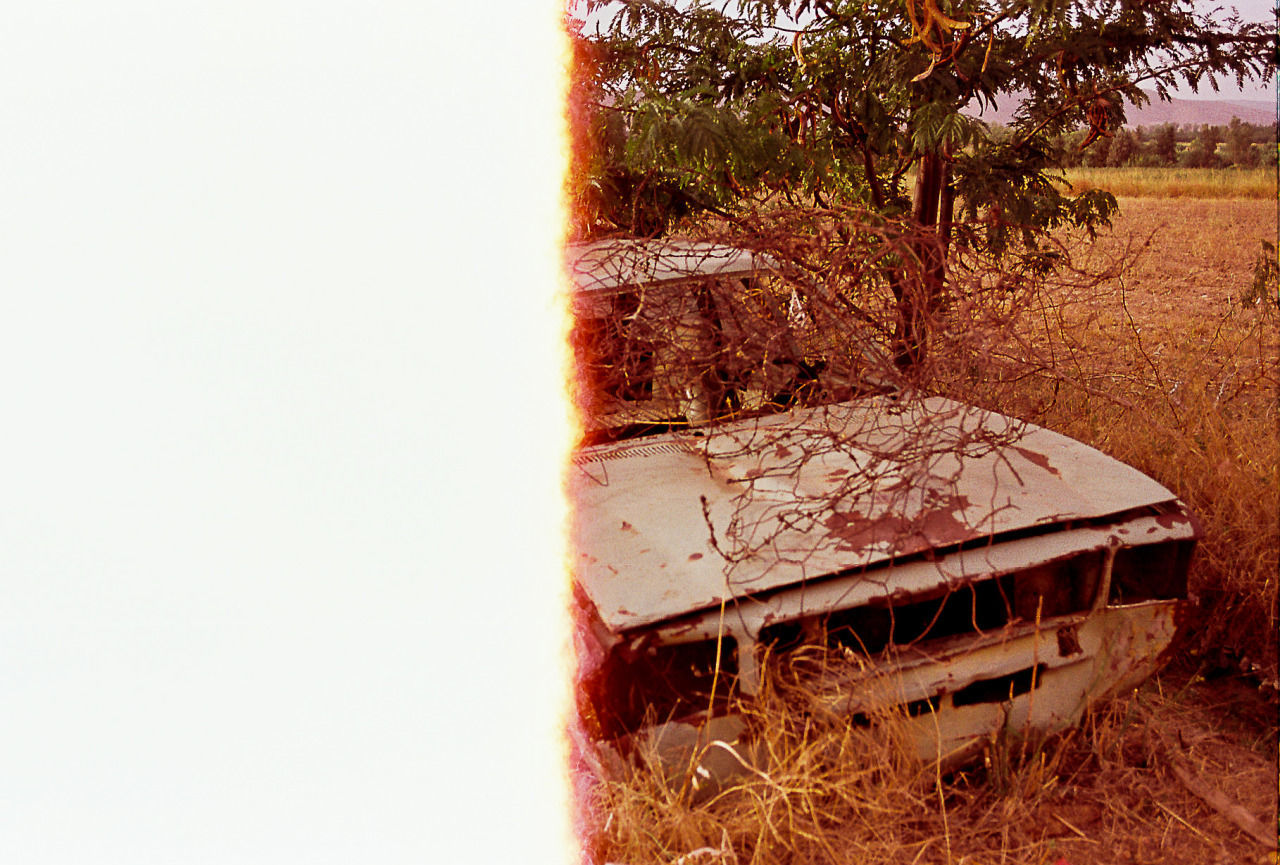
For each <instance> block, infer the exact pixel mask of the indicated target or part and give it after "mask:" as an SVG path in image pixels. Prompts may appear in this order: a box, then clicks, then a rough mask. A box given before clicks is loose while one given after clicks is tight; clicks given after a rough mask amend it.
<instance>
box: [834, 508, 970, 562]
mask: <svg viewBox="0 0 1280 865" xmlns="http://www.w3.org/2000/svg"><path fill="white" fill-rule="evenodd" d="M968 506H969V500H968V498H966V497H965V496H962V495H956V494H950V495H944V496H938V497H937V498H936V499H934V501H933V502H932V507H930V508H929V509H928V510H926V511H925V512H924V513H922V514H920V515H918V516H916V517H914V518H911V519H908V518H907V517H905V516H903V515H902V514H900V513H894V512H892V511H888V512H885V513H883V514H880V515H878V516H875V517H869V516H867V515H866V514H863V513H862V512H860V511H850V512H848V513H833V514H831V515H830V516H828V517H827V518H826V519H825V520H823V523H822V524H823V525H824V526H825V527H826V529H827V531H828V532H829V534H830V536H831V537H833V538H836V539H837V540H838V541H839V544H838V546H837V549H839V550H844V551H850V552H854V551H858V550H863V549H866V548H868V547H873V546H878V545H880V544H885V543H887V544H889V546H890V549H892V550H893V551H894V552H896V553H900V554H909V553H915V552H919V551H920V550H925V549H929V548H930V547H938V546H946V545H947V544H953V543H959V542H961V541H965V540H968V539H969V538H970V537H972V536H973V529H972V527H970V526H969V524H968V523H966V522H965V521H964V520H963V519H962V516H963V514H964V509H965V508H967V507H968Z"/></svg>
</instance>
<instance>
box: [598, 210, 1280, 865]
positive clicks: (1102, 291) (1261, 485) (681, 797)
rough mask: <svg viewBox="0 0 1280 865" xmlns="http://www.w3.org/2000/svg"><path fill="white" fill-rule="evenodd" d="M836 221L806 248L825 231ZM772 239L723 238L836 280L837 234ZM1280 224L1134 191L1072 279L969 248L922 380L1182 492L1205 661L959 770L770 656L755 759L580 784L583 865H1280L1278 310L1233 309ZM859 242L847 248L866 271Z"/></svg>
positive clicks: (755, 713) (876, 322) (884, 327)
mask: <svg viewBox="0 0 1280 865" xmlns="http://www.w3.org/2000/svg"><path fill="white" fill-rule="evenodd" d="M776 219H777V217H775V220H776ZM829 223H830V224H829V225H828V226H827V228H826V229H825V232H826V233H825V234H823V232H816V233H814V232H810V233H809V236H811V237H819V238H824V237H825V238H826V242H827V243H828V244H829V243H830V242H831V241H832V238H834V237H836V236H838V234H839V231H840V229H839V220H838V219H837V218H835V217H834V216H832V217H831V218H830V220H829ZM778 227H779V223H778V222H776V221H775V222H773V223H770V224H769V225H768V226H766V225H763V224H756V225H748V226H745V232H744V228H743V226H738V227H736V228H735V229H734V231H733V236H732V238H731V239H733V240H734V241H735V242H744V234H745V239H746V240H749V241H750V242H751V244H752V245H754V246H756V247H757V248H764V249H767V250H768V251H769V252H770V254H772V255H774V256H777V257H779V258H780V259H783V260H785V261H788V262H790V263H791V265H793V267H794V268H795V269H794V272H793V278H794V280H795V281H796V282H795V284H798V285H803V284H804V280H805V279H806V278H817V277H818V276H819V275H820V274H823V273H828V274H829V273H832V272H833V271H832V270H831V269H829V267H828V269H824V267H823V266H822V262H821V261H820V260H819V256H820V255H821V254H822V249H821V245H820V244H816V245H813V246H812V247H805V246H804V244H803V243H801V244H800V245H799V246H796V245H794V244H795V241H790V242H791V243H792V244H793V245H792V246H791V247H788V248H783V245H782V241H781V240H779V238H782V237H784V236H790V237H793V238H794V237H796V236H797V235H796V234H795V233H794V232H792V233H790V234H789V235H788V233H787V232H783V231H775V230H773V229H776V228H778ZM792 227H794V226H792ZM1275 232H1276V227H1275V210H1274V204H1273V203H1269V202H1258V201H1251V200H1237V201H1176V202H1175V201H1171V200H1160V199H1143V200H1137V199H1134V200H1126V201H1123V202H1122V212H1121V215H1120V216H1119V217H1118V218H1117V219H1116V221H1115V225H1114V228H1113V229H1112V230H1110V231H1108V232H1106V233H1104V234H1102V235H1100V236H1099V238H1098V239H1097V240H1096V241H1090V239H1089V238H1087V237H1084V236H1076V235H1071V234H1066V233H1064V234H1062V235H1060V236H1059V237H1058V238H1057V242H1058V244H1059V246H1058V247H1057V248H1056V249H1053V250H1050V251H1052V252H1053V253H1054V254H1055V255H1060V256H1062V258H1061V260H1062V261H1068V260H1069V261H1071V262H1072V265H1071V266H1068V267H1065V268H1063V269H1061V270H1060V271H1059V272H1058V275H1056V276H1051V277H1043V276H1042V275H1038V274H1036V273H1035V272H1033V271H1032V270H1024V271H1019V270H1018V269H1016V268H1015V269H1011V270H1004V271H1001V272H996V271H992V270H984V269H983V268H981V267H978V266H977V265H976V263H975V262H965V260H964V257H963V254H961V256H960V257H959V259H958V261H959V262H960V264H959V266H956V267H954V268H953V269H952V271H951V278H952V280H953V285H954V286H955V290H954V291H953V293H952V294H951V297H952V298H953V299H952V300H951V301H949V302H948V303H947V304H945V305H942V306H940V307H939V308H938V309H937V310H936V315H937V318H936V319H935V320H934V321H933V322H932V323H931V324H932V325H933V330H934V333H935V336H934V344H933V346H932V347H933V349H934V350H933V352H932V353H931V355H930V357H931V358H933V359H932V360H931V361H930V365H929V367H928V369H927V370H925V371H924V372H923V373H919V372H917V373H912V374H913V375H914V374H926V375H927V376H928V377H929V379H930V381H931V382H932V384H933V386H934V387H935V388H938V389H941V390H943V391H944V392H946V393H947V394H948V395H951V396H955V397H958V398H960V399H963V400H966V401H969V402H973V403H975V404H978V405H983V406H988V407H991V408H995V409H998V410H999V411H1002V412H1005V413H1007V414H1010V415H1012V416H1015V417H1019V418H1022V419H1024V420H1028V421H1033V422H1035V423H1039V424H1042V425H1045V426H1048V427H1050V428H1053V429H1056V430H1059V431H1061V432H1063V433H1066V434H1068V435H1071V436H1074V437H1076V438H1079V439H1081V440H1083V441H1085V442H1087V443H1089V444H1092V445H1093V446H1095V447H1097V448H1099V449H1100V450H1102V451H1104V452H1106V453H1109V454H1111V455H1113V456H1115V457H1117V458H1119V459H1121V460H1123V461H1125V462H1128V463H1130V464H1132V465H1134V466H1136V467H1137V468H1139V469H1141V470H1142V471H1144V472H1146V473H1148V474H1150V475H1152V476H1153V477H1155V478H1156V479H1157V480H1159V481H1160V482H1162V483H1163V484H1165V485H1166V486H1168V487H1169V488H1170V489H1171V490H1173V491H1174V492H1175V493H1176V494H1177V495H1178V496H1179V497H1181V498H1182V499H1183V500H1184V501H1186V502H1187V503H1188V504H1190V506H1191V507H1192V509H1193V510H1194V511H1195V512H1197V513H1198V514H1199V516H1200V518H1201V519H1202V520H1203V522H1204V528H1205V539H1204V541H1203V542H1202V544H1201V547H1200V551H1199V553H1198V554H1197V558H1196V562H1195V565H1194V570H1193V574H1192V591H1193V594H1194V595H1195V596H1196V597H1197V598H1198V601H1199V607H1200V612H1201V617H1200V619H1199V621H1198V623H1197V625H1196V626H1195V628H1194V629H1193V630H1192V632H1191V633H1190V634H1188V636H1187V637H1186V643H1185V648H1186V649H1187V650H1188V651H1187V652H1186V653H1184V654H1185V655H1186V656H1187V657H1190V658H1191V660H1190V662H1189V663H1184V664H1183V665H1181V666H1179V667H1178V668H1176V669H1174V670H1172V671H1170V672H1168V673H1166V674H1163V677H1158V678H1157V679H1156V680H1154V681H1153V682H1151V683H1149V684H1148V685H1146V686H1144V687H1143V688H1142V689H1140V690H1139V691H1136V692H1134V693H1132V694H1130V695H1127V696H1125V697H1124V698H1122V699H1120V700H1117V701H1115V702H1113V703H1111V704H1109V705H1107V706H1104V707H1100V708H1097V709H1095V710H1093V711H1091V712H1090V713H1089V714H1088V715H1087V716H1086V720H1085V722H1084V724H1083V725H1082V726H1081V727H1079V728H1076V729H1073V730H1069V731H1066V732H1063V733H1060V734H1058V735H1056V736H1054V737H1051V738H1049V739H1047V740H1044V741H1031V740H1028V739H1027V738H1025V737H1024V736H1022V735H1021V731H1016V730H1008V731H1005V733H1004V734H1003V735H1001V736H998V737H995V738H994V739H992V740H991V741H989V742H988V743H987V745H986V751H985V758H984V760H983V761H982V762H981V763H980V764H975V765H973V766H971V767H968V768H964V769H962V770H960V771H958V772H955V773H953V774H951V775H949V776H942V775H941V774H940V773H939V772H938V770H937V769H936V768H935V767H932V766H931V765H929V764H928V763H927V762H921V761H919V760H917V759H915V758H914V757H912V756H909V751H910V749H908V748H905V747H903V746H902V745H901V743H900V742H899V741H898V738H900V736H901V733H902V730H901V726H900V725H895V723H894V718H893V717H885V718H881V719H879V723H873V724H871V725H870V726H867V725H865V724H859V723H858V721H857V720H856V719H851V718H849V717H841V716H835V715H832V714H831V713H829V712H826V711H824V710H822V709H821V708H820V706H819V705H818V704H817V703H816V702H815V700H814V695H812V694H811V693H809V692H807V691H806V689H805V687H804V686H803V684H802V681H803V680H802V679H801V678H798V677H796V676H794V675H789V674H788V671H787V669H786V668H785V666H779V665H776V664H775V665H773V666H772V667H767V668H766V669H767V670H768V675H767V676H766V680H765V682H764V686H763V688H762V690H761V693H760V694H759V695H757V697H756V698H755V699H754V700H753V701H752V702H751V703H750V704H749V705H746V706H743V707H742V711H743V712H744V713H745V714H746V715H747V716H748V719H749V730H750V734H749V736H748V741H747V742H746V743H744V744H743V747H744V748H747V747H749V748H751V749H752V753H753V754H754V755H755V758H754V759H753V760H752V762H753V763H754V764H755V765H756V766H758V767H759V768H758V771H755V772H752V773H747V774H745V775H744V776H742V777H741V778H740V779H739V780H738V781H737V782H736V783H735V785H734V786H732V787H730V788H729V789H726V790H722V791H720V792H718V793H717V794H716V795H714V796H712V797H708V796H706V795H705V793H702V794H699V793H698V792H697V791H696V790H695V789H694V787H693V785H691V784H690V783H689V782H688V781H687V779H686V778H685V777H683V776H680V777H673V778H668V777H666V776H665V775H664V774H663V773H662V772H661V771H659V770H658V769H657V767H656V763H654V762H653V761H649V762H647V763H646V762H645V761H644V760H641V761H640V763H639V765H638V766H635V767H632V768H631V769H629V770H627V771H626V772H624V773H622V774H621V775H613V776H611V777H610V778H609V780H606V781H604V782H602V783H600V784H599V785H596V786H594V787H589V788H586V789H584V795H585V801H586V811H585V814H584V816H585V818H586V819H585V824H586V825H587V826H589V828H588V829H587V831H586V834H585V836H584V844H585V848H586V851H587V854H588V856H589V858H590V859H591V861H594V862H597V863H604V862H615V863H626V865H640V863H687V865H693V863H700V862H732V863H741V865H746V863H772V862H790V863H807V862H815V863H816V862H824V863H826V862H858V863H880V862H884V863H933V862H937V863H942V862H946V863H983V865H988V863H998V862H1008V863H1014V862H1016V863H1062V862H1066V863H1070V865H1081V863H1113V862H1134V863H1145V862H1153V863H1154V862H1169V861H1178V862H1205V863H1217V862H1263V861H1274V860H1275V852H1274V844H1268V843H1267V841H1268V838H1269V837H1274V834H1275V830H1276V825H1277V824H1276V794H1277V778H1276V763H1275V756H1276V744H1277V743H1276V734H1275V729H1274V695H1275V681H1274V676H1275V669H1276V634H1277V611H1276V584H1275V581H1276V573H1277V555H1278V547H1280V522H1278V517H1277V513H1278V509H1277V504H1278V502H1277V490H1280V465H1278V463H1280V459H1278V457H1280V447H1278V444H1277V417H1276V411H1277V404H1276V395H1277V380H1276V374H1277V370H1276V357H1277V352H1278V345H1277V318H1278V316H1280V310H1277V308H1276V299H1275V297H1274V296H1272V297H1270V298H1264V299H1262V300H1255V301H1254V302H1251V303H1250V302H1243V301H1242V298H1243V297H1245V295H1246V294H1247V289H1248V287H1249V286H1250V284H1251V282H1252V277H1253V267H1254V263H1255V261H1256V258H1257V255H1258V250H1259V248H1260V242H1261V241H1263V240H1267V241H1270V242H1272V243H1274V242H1275ZM805 242H806V243H812V242H813V241H805ZM876 242H877V243H879V242H880V241H879V240H877V241H876ZM862 252H863V254H860V255H853V254H851V255H850V256H849V257H848V259H847V261H846V263H845V264H843V265H842V264H841V263H840V262H836V266H835V271H837V272H838V271H839V270H840V268H841V267H845V268H848V270H847V271H846V272H847V273H848V274H849V275H850V278H851V279H853V280H854V283H850V284H855V283H856V281H857V280H858V279H862V278H863V277H864V276H865V274H864V273H863V272H862V271H859V270H858V269H857V268H858V267H861V265H859V264H856V262H865V250H863V251H862ZM885 254H886V255H891V254H892V253H891V252H886V253H885ZM867 273H869V271H868V272H867ZM806 274H807V275H808V277H806ZM868 278H869V277H868ZM875 298H876V299H875V300H874V302H872V303H870V304H869V305H867V306H866V307H865V308H864V309H860V310H854V312H856V313H858V314H864V313H865V315H866V322H865V323H866V324H867V325H869V326H872V327H873V330H874V329H876V328H878V331H877V332H878V333H879V336H878V338H877V342H879V343H880V344H881V345H892V343H893V341H894V340H895V339H896V338H898V337H900V336H901V334H900V333H897V334H895V333H894V332H893V328H894V325H893V324H892V319H893V313H894V309H895V308H894V304H893V301H892V297H891V296H890V295H886V294H885V293H884V286H881V287H880V293H879V294H878V295H875ZM948 322H949V324H947V323H948ZM859 357H860V358H863V359H865V355H859ZM883 371H884V373H885V375H886V376H888V377H893V376H895V375H900V373H899V372H898V371H896V370H894V369H892V368H889V367H886V368H885V369H884V370H883ZM899 383H901V382H899ZM906 384H908V385H910V384H911V382H910V381H907V382H906ZM1241 669H1243V670H1244V671H1245V672H1246V673H1249V674H1251V678H1246V679H1240V678H1237V677H1234V674H1236V673H1238V672H1239V671H1240V670H1241ZM1224 670H1230V671H1231V672H1232V674H1233V676H1231V677H1227V678H1224V679H1217V680H1214V681H1206V678H1205V676H1206V675H1210V676H1212V675H1213V674H1215V673H1221V672H1223V671H1224ZM1260 684H1261V686H1262V687H1259V685H1260Z"/></svg>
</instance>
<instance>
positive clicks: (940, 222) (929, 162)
mask: <svg viewBox="0 0 1280 865" xmlns="http://www.w3.org/2000/svg"><path fill="white" fill-rule="evenodd" d="M950 181H951V171H950V166H949V165H948V164H947V162H946V161H945V160H944V159H943V157H942V155H941V154H940V153H938V152H936V151H930V152H928V153H925V154H924V155H923V156H921V158H920V168H919V173H918V174H917V175H916V188H915V194H914V197H913V200H912V206H911V217H912V222H913V223H914V228H915V231H914V233H912V234H911V235H910V236H908V237H906V238H905V239H904V240H905V245H906V255H905V257H906V258H907V259H908V260H907V261H905V262H904V263H903V265H902V266H901V267H900V268H898V269H897V271H896V272H895V273H893V274H891V275H890V278H889V283H890V287H891V288H892V290H893V294H894V298H895V299H896V300H897V303H898V325H897V331H896V333H895V335H894V362H895V363H896V364H897V365H898V368H899V369H903V370H907V369H911V368H913V367H917V366H919V365H920V364H922V363H924V360H925V358H926V356H927V355H928V352H929V331H930V329H931V328H932V326H933V319H934V316H935V314H936V313H937V309H938V306H939V301H940V300H941V297H942V285H943V280H944V277H945V275H946V257H947V251H948V247H949V246H950V241H951V219H952V214H953V211H954V207H955V192H954V189H953V188H952V186H951V182H950Z"/></svg>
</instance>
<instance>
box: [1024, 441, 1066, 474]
mask: <svg viewBox="0 0 1280 865" xmlns="http://www.w3.org/2000/svg"><path fill="white" fill-rule="evenodd" d="M1013 449H1014V450H1015V451H1017V452H1018V453H1019V454H1021V455H1022V458H1023V459H1025V460H1026V461H1027V462H1029V463H1031V464H1032V465H1037V466H1039V467H1040V468H1042V469H1044V470H1045V471H1047V472H1048V473H1049V474H1051V475H1053V476H1055V477H1059V478H1060V477H1062V472H1060V471H1058V470H1057V469H1056V468H1054V467H1053V465H1052V464H1051V463H1050V462H1049V458H1048V457H1047V456H1045V455H1044V454H1042V453H1040V452H1039V451H1033V450H1031V449H1030V448H1020V447H1018V446H1017V445H1014V446H1013Z"/></svg>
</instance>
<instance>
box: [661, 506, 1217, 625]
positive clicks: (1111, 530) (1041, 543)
mask: <svg viewBox="0 0 1280 865" xmlns="http://www.w3.org/2000/svg"><path fill="white" fill-rule="evenodd" d="M1198 536H1199V530H1198V529H1197V527H1196V526H1195V524H1194V523H1193V521H1192V520H1191V519H1190V518H1189V517H1188V516H1186V515H1184V514H1178V513H1175V514H1171V515H1169V516H1146V517H1135V518H1133V519H1130V520H1126V521H1125V522H1123V523H1122V524H1120V525H1117V526H1100V527H1086V528H1079V529H1068V530H1064V531H1060V532H1055V533H1052V534H1045V535H1035V536H1033V537H1029V538H1019V539H1016V540H1011V541H1005V542H1004V543H1000V544H992V545H991V546H983V547H978V548H975V549H968V550H960V551H956V552H954V553H951V554H949V555H946V556H941V557H938V558H935V559H931V560H930V559H925V560H919V561H913V562H908V563H906V564H902V565H898V566H895V567H891V568H885V569H883V570H880V571H869V572H866V573H864V574H859V575H855V576H849V577H844V578H835V579H819V580H815V581H813V582H812V583H808V584H806V585H804V586H795V587H791V588H785V589H782V590H779V591H777V592H775V593H772V594H769V595H767V596H766V597H763V598H758V599H756V598H740V599H738V600H737V602H736V603H735V604H734V607H733V612H732V614H731V615H728V616H726V617H722V616H721V615H720V612H719V608H716V609H713V610H709V611H706V612H702V613H700V614H698V615H696V616H689V617H685V618H682V619H680V620H678V621H675V622H672V623H669V624H663V625H659V626H656V627H655V628H654V633H655V635H656V636H657V638H658V639H660V640H662V641H663V642H670V643H676V642H684V641H692V640H704V639H711V638H713V637H715V636H716V635H717V634H719V633H722V632H723V633H728V634H730V635H731V636H735V637H737V638H739V639H740V640H748V639H753V638H754V637H755V636H756V635H758V634H759V632H760V629H761V628H763V627H765V626H767V625H770V624H773V623H775V622H782V621H788V620H791V619H797V618H801V617H804V616H812V615H819V614H822V613H826V612H830V611H832V610H841V609H848V608H850V607H857V606H861V605H863V604H867V603H872V602H882V601H892V600H905V599H907V598H911V597H918V596H923V595H926V594H928V593H930V592H935V591H937V590H938V589H943V588H951V589H955V588H958V587H960V586H962V585H965V584H966V583H969V582H972V581H973V580H976V579H979V578H982V577H990V576H997V575H1001V574H1008V573H1013V572H1016V571H1018V570H1020V569H1023V568H1029V567H1032V566H1034V565H1037V564H1041V563H1045V562H1052V561H1055V560H1059V559H1063V558H1066V557H1068V556H1071V555H1074V554H1078V553H1084V552H1090V551H1102V550H1108V549H1112V548H1118V547H1120V546H1121V545H1126V546H1127V545H1130V544H1155V543H1160V542H1164V541H1187V540H1195V539H1196V538H1197V537H1198Z"/></svg>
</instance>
